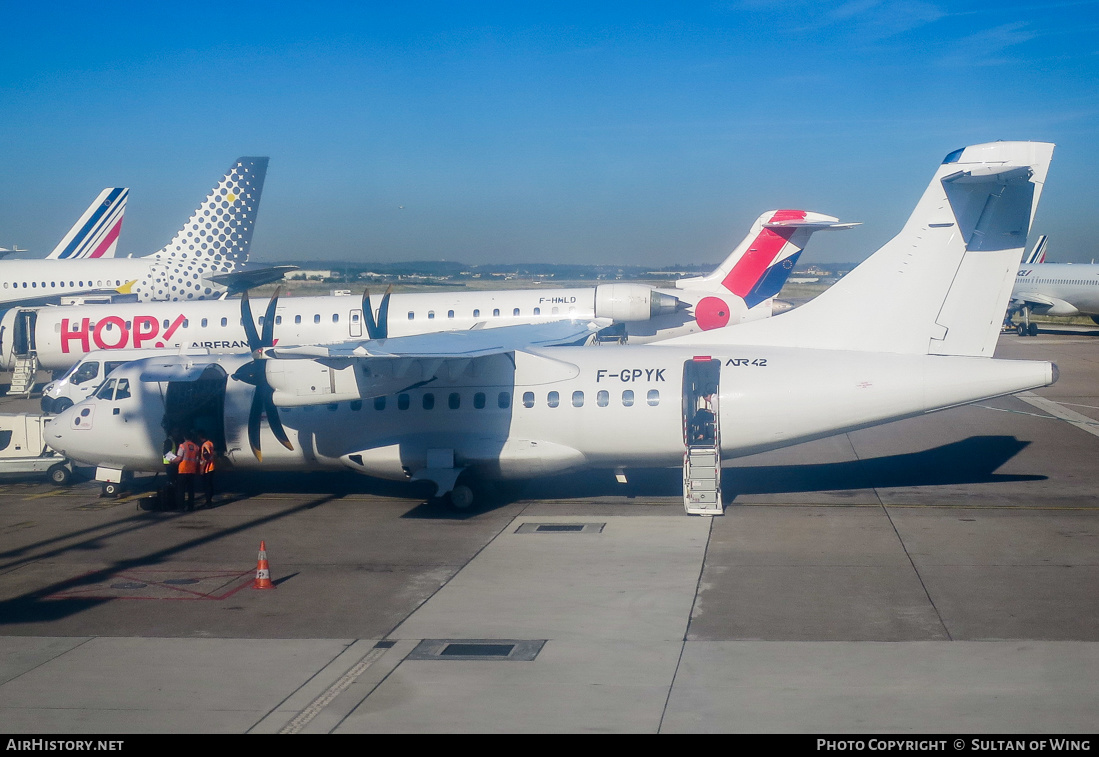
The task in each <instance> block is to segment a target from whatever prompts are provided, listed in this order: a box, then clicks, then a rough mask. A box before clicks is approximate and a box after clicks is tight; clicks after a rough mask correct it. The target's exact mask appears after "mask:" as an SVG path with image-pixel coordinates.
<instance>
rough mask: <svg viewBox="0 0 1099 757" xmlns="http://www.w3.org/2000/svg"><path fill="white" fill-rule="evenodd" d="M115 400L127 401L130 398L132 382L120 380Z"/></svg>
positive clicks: (115, 391) (116, 388)
mask: <svg viewBox="0 0 1099 757" xmlns="http://www.w3.org/2000/svg"><path fill="white" fill-rule="evenodd" d="M114 398H115V400H116V401H117V400H125V399H129V398H130V380H129V379H119V380H118V386H117V387H115V390H114Z"/></svg>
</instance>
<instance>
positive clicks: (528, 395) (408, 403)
mask: <svg viewBox="0 0 1099 757" xmlns="http://www.w3.org/2000/svg"><path fill="white" fill-rule="evenodd" d="M584 399H585V398H584V392H582V391H579V390H578V391H575V392H573V393H572V406H573V407H584ZM389 400H390V398H389V397H375V398H374V399H373V400H371V401H370V404H371V405H372V406H373V408H374V410H385V409H386V407H388V406H389ZM620 400H621V402H622V406H623V407H633V405H635V404H636V403H637V402H638V401H639V398H638V397H637V396H636V395H635V393H634V391H633V390H632V389H625V390H623V392H622V396H621V398H620ZM645 402H646V404H648V405H649V406H650V407H656V406H657V405H659V404H660V390H659V389H650V390H649V391H648V392H647V393H646V395H645ZM349 404H350V408H351V410H353V411H355V412H358V411H359V410H362V408H363V401H362V400H352V401H351V402H350V403H349ZM535 404H536V402H535V396H534V392H524V393H523V407H525V408H532V407H534V406H535ZM595 404H596V405H597V406H599V407H607V406H609V405H610V404H611V395H610V392H608V391H606V390H600V391H598V392H596V393H595ZM396 405H397V409H398V410H408V409H409V408H411V407H412V396H411V395H409V394H406V393H402V394H398V395H397V401H396ZM546 405H547V406H548V407H559V406H560V405H561V394H560V392H555V391H554V392H548V393H547V394H546ZM436 406H439V407H442V406H443V405H442V402H441V400H440V401H439V402H437V401H436V396H435V393H434V392H424V393H423V395H421V396H420V407H422V408H423V409H424V410H434V409H435V408H436ZM445 406H446V407H447V408H448V409H450V410H460V409H461V407H462V394H461V392H451V393H449V394H448V395H446V405H445ZM487 406H488V395H487V394H485V392H476V393H475V394H474V395H473V407H474V408H475V409H477V410H484V409H485V408H486V407H487ZM496 406H497V407H498V408H500V409H501V410H506V409H507V408H509V407H511V393H510V392H500V393H498V394H497V395H496ZM327 407H328V409H329V410H335V409H337V408H338V407H339V404H338V403H335V402H333V403H331V404H329V405H328V406H327ZM304 409H306V410H311V409H312V407H308V406H307V407H306V408H304ZM283 410H284V411H287V412H288V411H291V408H284V409H283Z"/></svg>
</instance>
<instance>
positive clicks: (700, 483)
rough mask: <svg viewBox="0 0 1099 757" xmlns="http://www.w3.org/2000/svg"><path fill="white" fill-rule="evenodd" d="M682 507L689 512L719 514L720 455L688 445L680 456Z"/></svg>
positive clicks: (691, 513) (692, 513)
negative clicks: (681, 458)
mask: <svg viewBox="0 0 1099 757" xmlns="http://www.w3.org/2000/svg"><path fill="white" fill-rule="evenodd" d="M683 508H684V509H685V510H686V511H687V513H688V514H690V515H721V514H723V512H724V509H723V508H722V505H721V454H720V452H719V451H718V450H717V449H716V448H714V447H688V448H687V452H686V454H684V455H683Z"/></svg>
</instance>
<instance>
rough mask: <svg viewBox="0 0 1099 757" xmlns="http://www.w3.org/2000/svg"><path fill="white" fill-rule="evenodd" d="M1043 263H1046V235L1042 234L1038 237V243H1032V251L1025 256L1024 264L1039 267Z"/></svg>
mask: <svg viewBox="0 0 1099 757" xmlns="http://www.w3.org/2000/svg"><path fill="white" fill-rule="evenodd" d="M1044 262H1046V235H1045V234H1042V235H1041V236H1040V237H1038V241H1037V242H1035V243H1034V249H1032V250H1031V251H1030V254H1029V255H1027V257H1026V260H1025V261H1024V264H1025V265H1039V264H1040V263H1044Z"/></svg>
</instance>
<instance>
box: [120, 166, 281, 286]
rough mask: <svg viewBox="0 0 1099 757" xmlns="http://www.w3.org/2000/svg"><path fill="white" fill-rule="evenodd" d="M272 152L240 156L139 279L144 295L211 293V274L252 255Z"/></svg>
mask: <svg viewBox="0 0 1099 757" xmlns="http://www.w3.org/2000/svg"><path fill="white" fill-rule="evenodd" d="M267 162H268V159H267V158H238V159H237V160H235V161H234V162H233V165H232V166H231V167H230V168H229V170H228V171H227V172H226V174H225V176H224V177H222V179H221V181H219V182H218V183H217V185H216V186H215V187H214V188H213V190H211V191H210V194H209V195H207V197H206V199H205V200H204V201H203V202H202V204H201V205H199V206H198V209H196V210H195V212H194V214H193V215H192V216H191V218H190V220H188V221H187V223H186V224H185V225H184V227H183V228H182V229H180V230H179V231H178V232H177V233H176V235H175V238H174V239H172V241H171V242H169V243H168V245H167V246H165V247H164V248H163V249H162V250H160V251H159V252H155V253H153V254H152V255H148V256H146V258H154V259H156V264H155V265H154V266H153V270H152V274H151V275H150V276H148V277H146V278H145V279H142V280H140V281H138V282H135V284H134V286H133V288H132V292H133V293H134V294H136V295H137V296H138V298H139V299H141V300H143V301H149V300H161V299H173V300H176V299H200V298H202V297H209V296H210V295H211V294H212V293H213V290H212V289H211V288H210V281H211V277H212V276H214V275H217V274H224V273H232V272H233V271H235V270H236V269H237V268H238V267H239V266H241V265H243V264H244V263H246V262H247V261H248V252H249V250H250V248H251V246H252V232H253V231H254V230H255V227H256V214H257V213H258V212H259V199H260V194H261V193H262V191H263V180H264V179H265V178H266V176H267Z"/></svg>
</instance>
